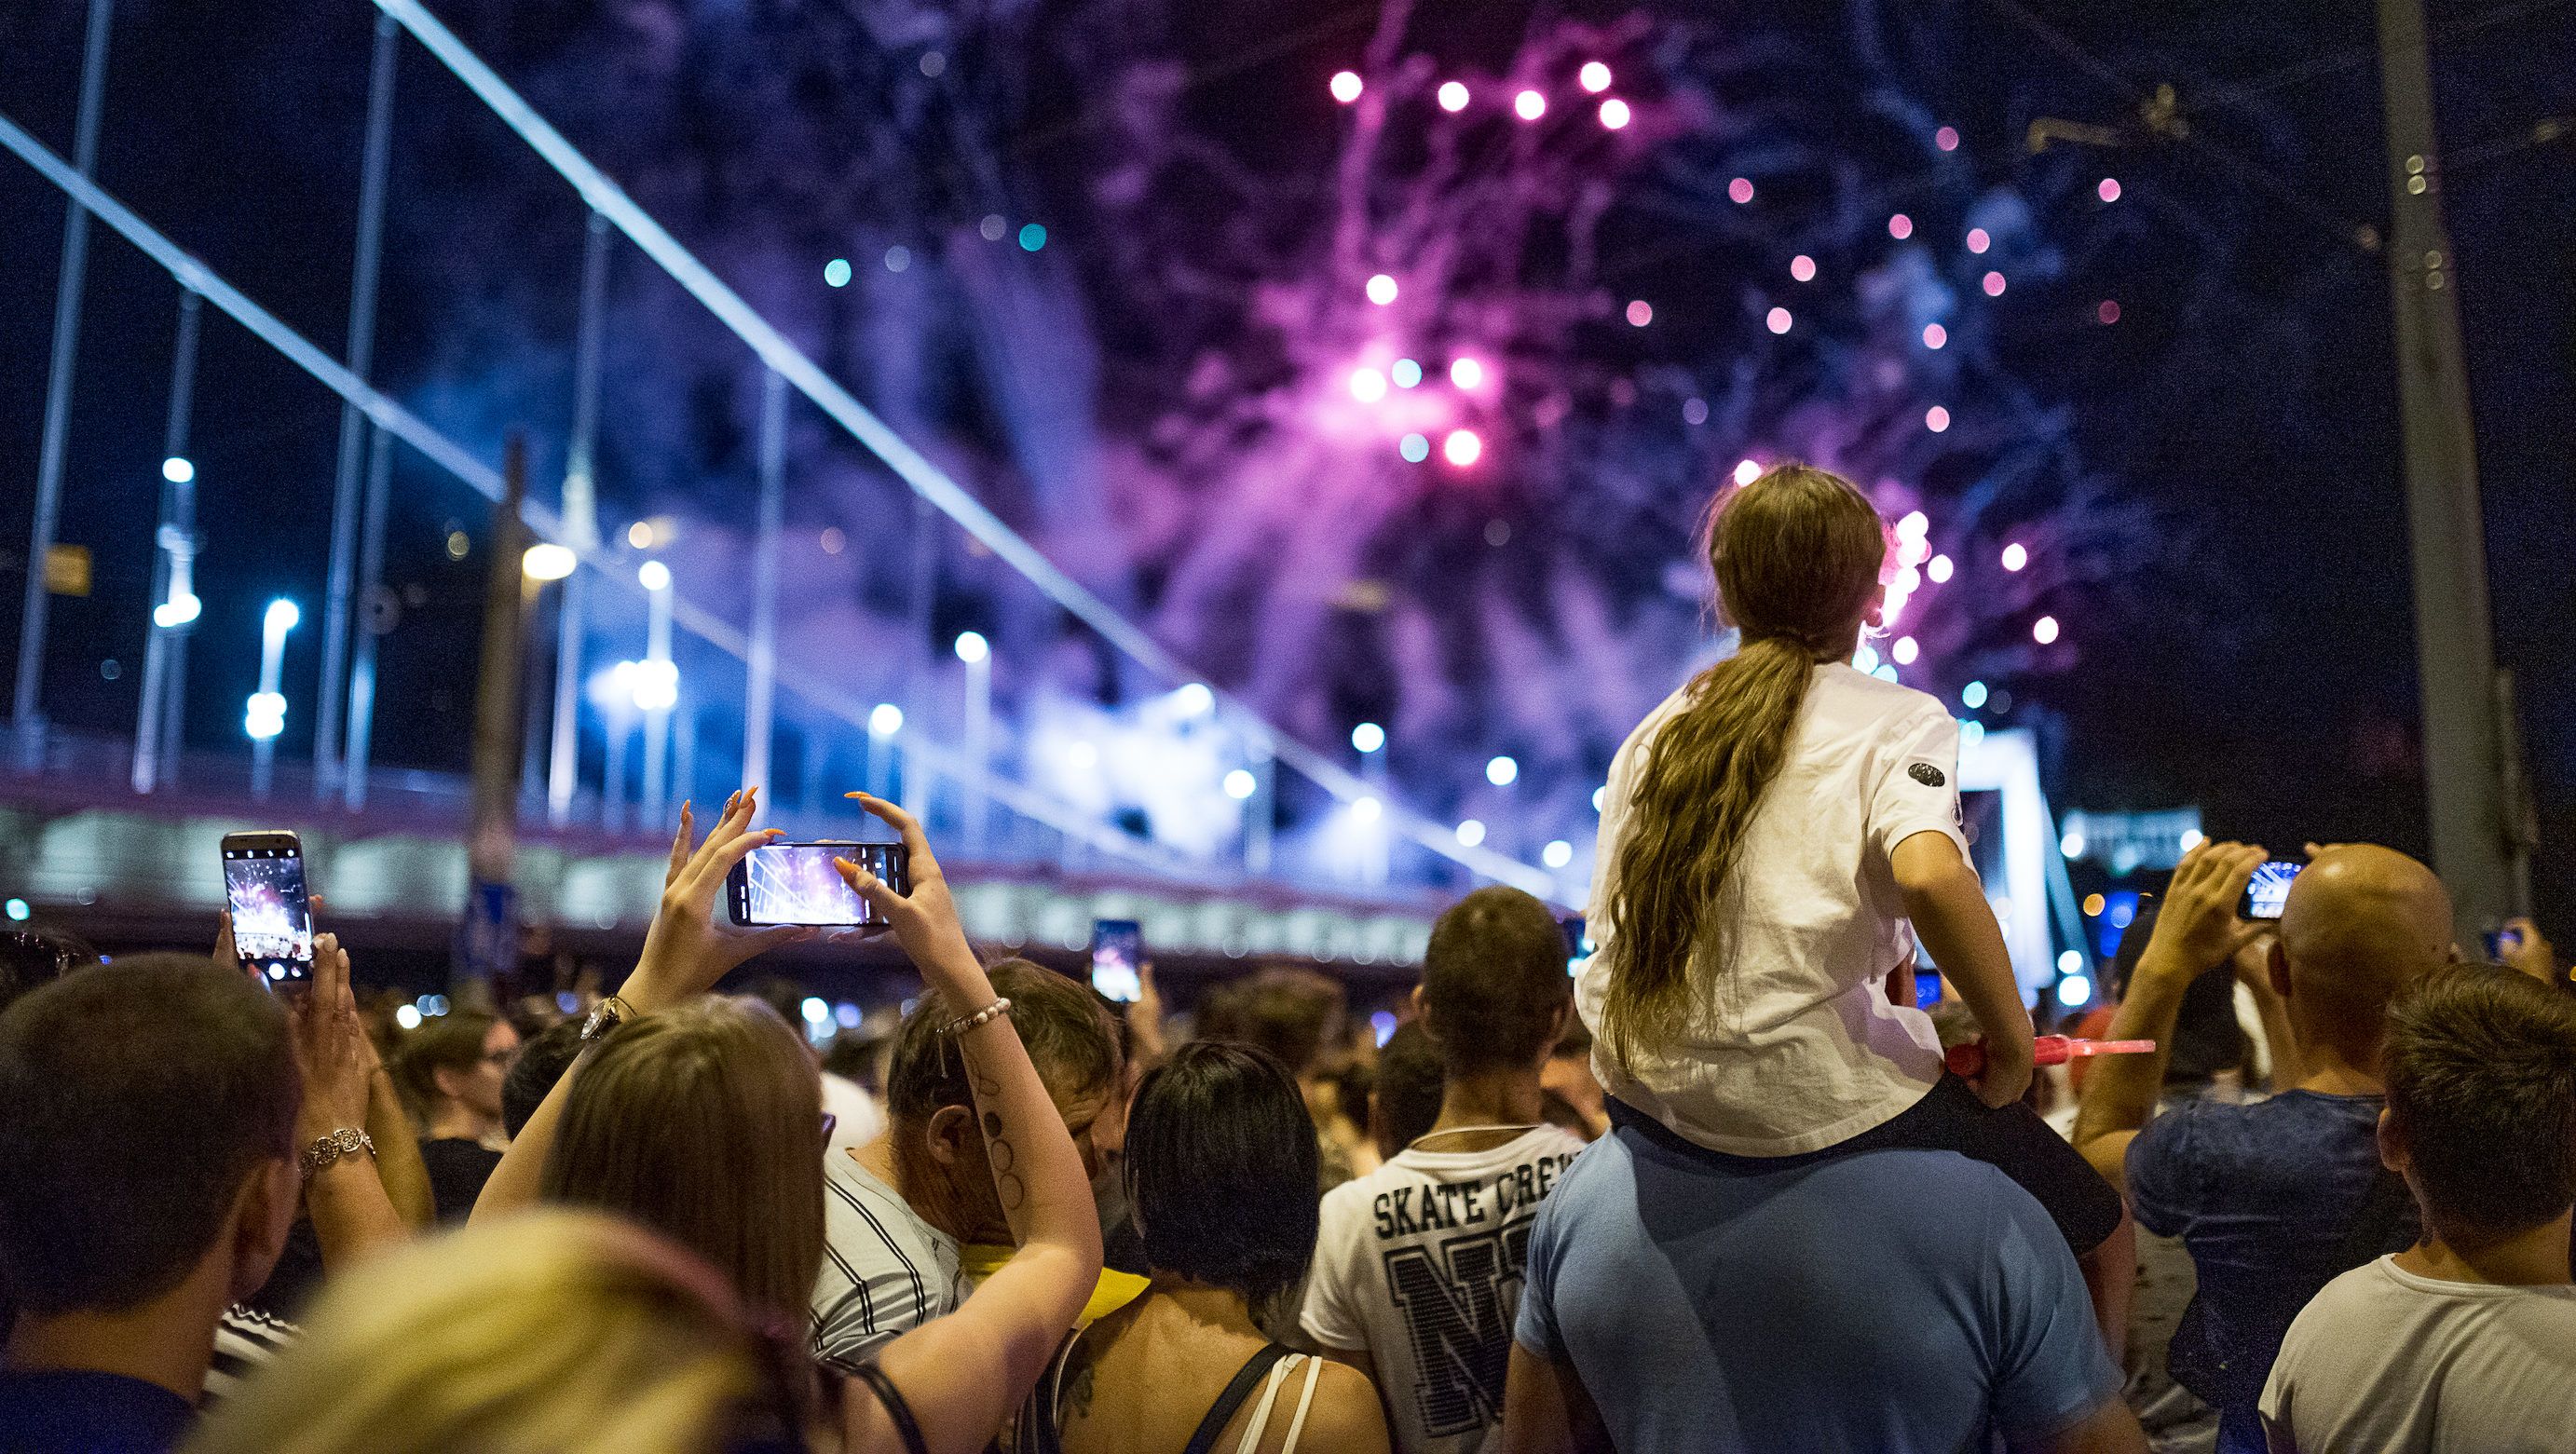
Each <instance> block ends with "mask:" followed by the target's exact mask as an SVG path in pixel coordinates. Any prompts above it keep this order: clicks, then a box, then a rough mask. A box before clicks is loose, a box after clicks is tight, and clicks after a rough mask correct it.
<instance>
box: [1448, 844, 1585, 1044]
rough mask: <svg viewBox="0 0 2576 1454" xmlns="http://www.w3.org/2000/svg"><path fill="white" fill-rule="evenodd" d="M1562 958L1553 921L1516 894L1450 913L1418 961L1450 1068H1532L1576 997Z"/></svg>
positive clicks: (1477, 895)
mask: <svg viewBox="0 0 2576 1454" xmlns="http://www.w3.org/2000/svg"><path fill="white" fill-rule="evenodd" d="M1566 958H1567V953H1566V945H1565V931H1564V930H1563V929H1561V928H1559V927H1558V926H1557V922H1556V916H1555V915H1554V914H1551V913H1549V912H1548V911H1547V905H1545V904H1542V903H1540V902H1539V901H1538V900H1537V899H1535V898H1532V897H1531V896H1530V895H1528V894H1525V893H1523V892H1521V891H1520V890H1519V889H1515V888H1507V887H1504V886H1503V885H1501V884H1492V885H1488V886H1487V887H1484V888H1481V889H1478V890H1476V891H1475V892H1474V893H1472V894H1469V895H1468V896H1467V897H1465V898H1463V899H1460V900H1459V901H1458V902H1457V903H1455V904H1452V905H1450V906H1449V911H1448V912H1447V913H1445V914H1442V915H1441V916H1440V920H1439V922H1438V923H1435V924H1433V925H1432V926H1431V946H1430V948H1428V949H1426V950H1425V951H1423V955H1422V1011H1423V1019H1424V1020H1425V1021H1426V1022H1427V1023H1428V1025H1429V1027H1430V1030H1431V1034H1432V1036H1433V1038H1435V1039H1437V1040H1438V1041H1439V1042H1440V1053H1441V1055H1442V1056H1443V1057H1444V1058H1445V1059H1446V1060H1447V1062H1448V1065H1449V1068H1450V1069H1451V1070H1453V1071H1467V1070H1479V1069H1485V1068H1489V1067H1494V1066H1508V1067H1511V1068H1513V1069H1529V1068H1532V1067H1535V1066H1536V1065H1537V1064H1538V1062H1539V1059H1540V1057H1541V1056H1543V1055H1545V1054H1546V1052H1547V1047H1548V1041H1549V1040H1550V1039H1551V1038H1553V1036H1554V1034H1555V1032H1556V1023H1557V1019H1558V1016H1559V1013H1560V1012H1561V1011H1562V1010H1563V1009H1564V1008H1565V1005H1566V1003H1567V1001H1569V1000H1571V999H1572V998H1573V995H1574V981H1573V980H1572V979H1571V978H1569V977H1568V976H1567V974H1566V972H1565V964H1566Z"/></svg>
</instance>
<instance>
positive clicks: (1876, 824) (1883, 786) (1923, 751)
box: [1869, 702, 1968, 861]
mask: <svg viewBox="0 0 2576 1454" xmlns="http://www.w3.org/2000/svg"><path fill="white" fill-rule="evenodd" d="M1880 744H1881V745H1880V757H1879V762H1878V768H1877V776H1878V780H1877V782H1876V783H1875V784H1874V785H1873V786H1872V787H1871V789H1870V795H1869V842H1870V847H1871V849H1872V850H1873V851H1875V852H1876V853H1877V854H1878V856H1879V858H1880V859H1881V860H1882V861H1885V860H1891V859H1893V858H1895V856H1896V845H1898V844H1900V843H1902V842H1904V841H1905V840H1906V839H1908V838H1911V837H1913V836H1914V835H1915V834H1917V833H1938V834H1940V835H1942V836H1943V837H1945V838H1948V839H1949V840H1950V841H1951V842H1953V843H1956V844H1958V845H1959V853H1960V856H1961V857H1966V856H1967V852H1968V835H1967V834H1966V833H1965V832H1964V831H1962V830H1961V828H1960V826H1959V822H1960V818H1959V724H1958V723H1957V722H1954V721H1952V720H1951V719H1950V714H1949V713H1948V712H1946V711H1944V710H1942V708H1941V706H1940V705H1939V704H1938V703H1932V702H1927V703H1925V704H1924V705H1923V706H1922V708H1921V709H1920V710H1918V711H1915V712H1909V713H1907V714H1906V715H1905V716H1903V717H1899V718H1897V719H1895V720H1894V721H1892V722H1890V723H1889V724H1888V728H1887V731H1886V733H1885V734H1884V735H1883V736H1882V737H1881V739H1880Z"/></svg>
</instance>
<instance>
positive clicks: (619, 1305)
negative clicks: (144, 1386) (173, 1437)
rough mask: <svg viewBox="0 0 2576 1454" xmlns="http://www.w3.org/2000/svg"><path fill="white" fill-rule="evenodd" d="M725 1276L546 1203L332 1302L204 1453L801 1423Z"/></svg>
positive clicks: (497, 1447)
mask: <svg viewBox="0 0 2576 1454" xmlns="http://www.w3.org/2000/svg"><path fill="white" fill-rule="evenodd" d="M768 1367H769V1365H768V1364H767V1363H766V1362H765V1354H764V1350H763V1348H762V1345H761V1340H760V1337H759V1335H758V1334H756V1333H755V1332H754V1331H753V1329H752V1325H751V1323H750V1322H749V1320H748V1319H747V1318H746V1316H745V1314H744V1313H743V1311H742V1310H741V1308H740V1307H739V1305H738V1304H737V1303H736V1302H735V1300H734V1297H733V1294H732V1293H731V1291H730V1290H728V1289H727V1288H726V1287H725V1285H724V1278H723V1276H722V1275H721V1274H719V1273H717V1272H716V1271H715V1270H714V1269H713V1268H710V1267H708V1266H706V1265H705V1264H704V1263H702V1262H700V1261H698V1260H697V1259H696V1258H693V1257H691V1256H689V1255H688V1254H687V1253H686V1252H684V1251H682V1250H681V1249H679V1248H677V1247H674V1246H672V1245H671V1244H670V1243H668V1242H665V1241H663V1240H662V1239H660V1238H658V1237H655V1236H653V1235H652V1234H651V1233H649V1232H646V1231H643V1230H642V1229H640V1228H637V1227H632V1226H628V1225H626V1224H625V1223H622V1222H619V1221H617V1220H615V1219H614V1218H610V1217H604V1216H600V1215H598V1214H596V1213H588V1212H567V1211H544V1210H540V1211H532V1212H528V1213H525V1214H523V1215H520V1216H517V1217H513V1218H508V1219H505V1220H503V1221H500V1222H485V1223H477V1224H475V1225H473V1226H470V1227H467V1228H465V1229H463V1230H460V1231H457V1232H453V1233H450V1234H447V1235H445V1236H440V1237H434V1238H431V1239H430V1240H428V1241H425V1242H420V1243H416V1244H414V1245H412V1246H410V1247H406V1248H403V1249H400V1250H399V1251H396V1252H394V1253H391V1254H390V1255H387V1256H385V1257H383V1258H381V1259H380V1260H377V1261H374V1262H371V1263H369V1264H367V1265H366V1266H364V1267H362V1268H360V1269H359V1270H358V1271H356V1272H354V1273H352V1274H350V1275H349V1276H348V1277H346V1278H344V1279H342V1280H340V1281H339V1282H337V1283H335V1284H333V1285H332V1287H331V1288H330V1290H329V1291H327V1292H325V1293H324V1294H323V1297H322V1300H321V1302H320V1303H319V1304H318V1305H317V1306H316V1308H315V1310H314V1313H313V1316H312V1317H311V1318H310V1319H309V1320H308V1321H307V1323H306V1326H305V1332H304V1336H303V1337H302V1338H300V1339H298V1340H297V1341H296V1343H295V1345H294V1346H293V1347H291V1348H289V1349H288V1350H287V1351H286V1352H285V1353H284V1354H283V1355H282V1356H281V1357H279V1359H278V1360H277V1361H276V1362H275V1363H273V1364H271V1365H269V1366H268V1367H266V1368H264V1369H261V1370H260V1371H259V1372H258V1373H256V1374H254V1375H253V1376H252V1377H251V1379H250V1380H249V1382H248V1383H247V1384H246V1385H244V1387H243V1389H242V1391H241V1392H240V1393H238V1394H236V1395H234V1396H233V1397H231V1398H229V1399H227V1400H225V1401H224V1403H223V1404H222V1405H221V1407H219V1408H218V1409H217V1410H216V1411H215V1412H214V1414H213V1415H212V1416H211V1417H209V1418H208V1419H207V1420H206V1421H205V1422H204V1423H203V1424H202V1425H200V1426H199V1428H198V1430H197V1433H196V1435H195V1437H194V1438H193V1439H191V1440H190V1441H189V1442H188V1444H187V1445H186V1450H187V1454H415V1451H417V1454H432V1451H450V1450H457V1449H472V1450H475V1451H477V1454H703V1451H712V1450H718V1449H722V1448H725V1447H727V1445H728V1444H730V1443H732V1442H733V1441H734V1440H735V1439H736V1437H737V1436H738V1435H739V1434H740V1433H741V1432H742V1431H743V1430H745V1429H746V1428H756V1427H759V1425H758V1424H757V1423H756V1422H752V1421H753V1420H756V1419H757V1418H758V1416H759V1413H760V1411H761V1408H762V1407H763V1400H764V1395H765V1394H766V1395H769V1397H768V1400H767V1405H766V1406H767V1408H768V1410H769V1412H770V1415H771V1417H772V1418H773V1419H779V1420H789V1419H797V1418H800V1417H801V1415H800V1414H799V1413H797V1411H796V1410H795V1409H794V1408H793V1407H786V1406H782V1403H781V1401H782V1400H785V1399H787V1398H788V1397H789V1396H790V1395H789V1393H788V1392H787V1391H786V1390H783V1389H781V1388H780V1386H779V1381H778V1380H777V1379H776V1378H775V1377H774V1376H772V1375H771V1374H770V1373H769V1372H768Z"/></svg>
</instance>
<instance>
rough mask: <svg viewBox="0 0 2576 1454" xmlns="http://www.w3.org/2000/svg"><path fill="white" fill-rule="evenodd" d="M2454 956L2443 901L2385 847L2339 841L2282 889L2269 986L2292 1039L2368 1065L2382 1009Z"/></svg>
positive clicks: (2416, 869) (2419, 870) (2440, 891)
mask: <svg viewBox="0 0 2576 1454" xmlns="http://www.w3.org/2000/svg"><path fill="white" fill-rule="evenodd" d="M2457 957H2458V951H2457V950H2456V949H2455V948H2454V947H2453V944H2452V939H2451V895H2450V891H2449V890H2447V889H2445V888H2443V887H2442V881H2441V880H2440V879H2438V878H2436V877H2434V876H2433V871H2432V870H2431V869H2429V868H2426V867H2425V866H2424V865H2422V864H2420V863H2417V862H2416V861H2415V860H2414V859H2411V858H2409V857H2407V856H2406V855H2405V854H2402V853H2399V852H2397V851H2396V850H2395V849H2390V848H2381V847H2378V846H2376V845H2373V844H2367V843H2343V844H2337V845H2335V846H2333V847H2331V848H2327V849H2324V850H2322V851H2320V852H2319V853H2318V854H2317V856H2316V858H2315V859H2314V861H2312V862H2310V863H2309V865H2308V866H2307V868H2306V869H2305V870H2304V871H2302V872H2301V873H2300V874H2299V876H2298V878H2297V879H2296V880H2295V881H2293V882H2292V883H2291V885H2290V897H2289V902H2288V903H2287V904H2286V905H2285V906H2284V907H2283V909H2282V913H2281V937H2280V941H2279V943H2278V945H2277V946H2276V947H2275V948H2274V949H2273V951H2272V964H2271V976H2272V987H2273V988H2274V989H2276V990H2278V991H2279V992H2280V993H2281V994H2283V995H2284V996H2286V997H2287V998H2288V1000H2289V1004H2290V1022H2291V1024H2292V1026H2293V1027H2294V1028H2296V1029H2297V1031H2298V1033H2299V1036H2300V1040H2301V1043H2303V1044H2306V1043H2310V1042H2314V1043H2317V1044H2320V1045H2323V1046H2327V1047H2330V1048H2332V1049H2333V1050H2334V1051H2335V1052H2336V1053H2337V1054H2339V1055H2341V1056H2343V1057H2344V1058H2345V1059H2346V1060H2348V1061H2350V1062H2352V1063H2353V1064H2355V1065H2357V1066H2361V1067H2365V1068H2367V1067H2369V1066H2372V1065H2375V1064H2376V1063H2377V1056H2378V1049H2379V1045H2380V1042H2381V1040H2382V1039H2383V1038H2384V1036H2385V1034H2386V1029H2387V1023H2388V1006H2389V1005H2390V1003H2391V1002H2393V1001H2394V1000H2396V998H2397V997H2398V996H2399V995H2401V994H2404V993H2405V992H2406V990H2407V988H2408V987H2409V986H2411V985H2413V984H2414V983H2415V982H2416V981H2417V980H2419V979H2421V978H2423V976H2424V974H2425V973H2426V972H2427V971H2429V970H2432V969H2435V968H2437V967H2439V966H2441V965H2442V964H2444V963H2447V962H2449V961H2450V960H2452V959H2454V958H2457Z"/></svg>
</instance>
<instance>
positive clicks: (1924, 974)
mask: <svg viewBox="0 0 2576 1454" xmlns="http://www.w3.org/2000/svg"><path fill="white" fill-rule="evenodd" d="M1939 1003H1941V971H1939V970H1937V969H1917V970H1915V971H1914V1008H1916V1009H1918V1010H1928V1009H1931V1008H1932V1007H1933V1006H1934V1005H1937V1004H1939Z"/></svg>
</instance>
